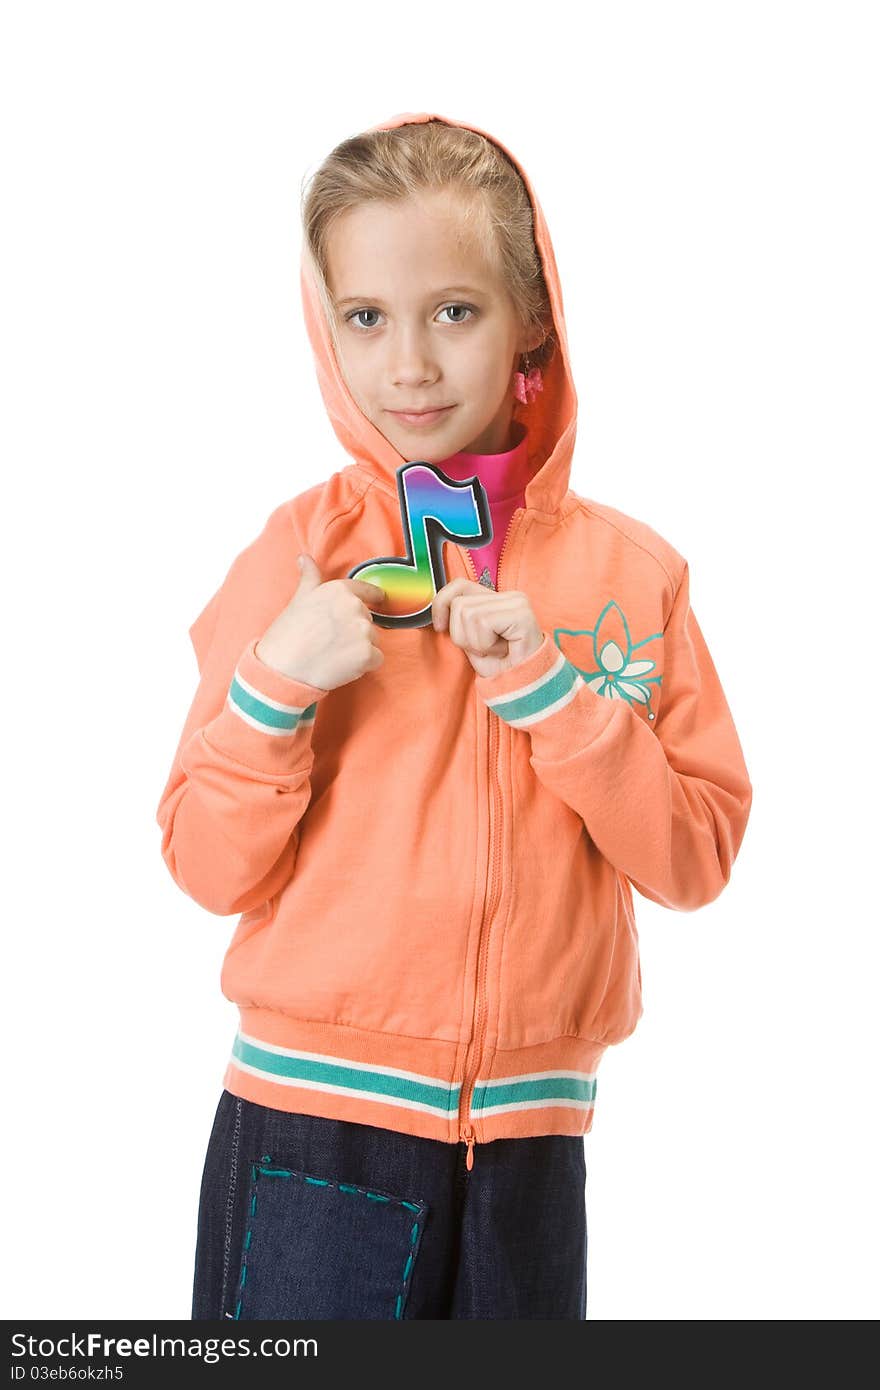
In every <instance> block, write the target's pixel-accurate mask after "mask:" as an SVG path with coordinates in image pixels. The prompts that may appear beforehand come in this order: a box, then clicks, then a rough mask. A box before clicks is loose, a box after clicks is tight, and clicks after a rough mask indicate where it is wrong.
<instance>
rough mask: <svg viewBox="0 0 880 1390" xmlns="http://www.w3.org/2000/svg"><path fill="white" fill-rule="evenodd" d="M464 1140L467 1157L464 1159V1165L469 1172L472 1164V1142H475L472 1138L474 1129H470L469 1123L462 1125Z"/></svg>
mask: <svg viewBox="0 0 880 1390" xmlns="http://www.w3.org/2000/svg"><path fill="white" fill-rule="evenodd" d="M464 1141H465V1143H466V1144H467V1158H466V1159H465V1165H464V1166H465V1168H466V1169H467V1170H468V1172H470V1170H471V1169H472V1168H473V1166H474V1144H476V1142H477V1141H476V1139H475V1138H474V1131H473V1130H472V1129H471V1126H470V1125H465V1127H464Z"/></svg>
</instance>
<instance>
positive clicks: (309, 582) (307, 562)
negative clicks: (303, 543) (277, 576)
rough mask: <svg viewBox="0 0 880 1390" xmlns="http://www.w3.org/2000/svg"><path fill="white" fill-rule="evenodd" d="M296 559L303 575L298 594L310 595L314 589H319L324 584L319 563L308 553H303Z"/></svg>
mask: <svg viewBox="0 0 880 1390" xmlns="http://www.w3.org/2000/svg"><path fill="white" fill-rule="evenodd" d="M296 558H297V563H298V564H299V568H300V574H301V578H300V581H299V587H298V589H297V593H302V592H305V593H308V592H309V591H310V590H312V589H317V587H318V585H319V584H321V583H323V580H322V578H321V571H320V570H319V568H318V565H317V562H316V561H315V560H314V559H313V558H312V556H311V555H309V554H308V553H307V552H303V554H302V555H298V556H297V557H296Z"/></svg>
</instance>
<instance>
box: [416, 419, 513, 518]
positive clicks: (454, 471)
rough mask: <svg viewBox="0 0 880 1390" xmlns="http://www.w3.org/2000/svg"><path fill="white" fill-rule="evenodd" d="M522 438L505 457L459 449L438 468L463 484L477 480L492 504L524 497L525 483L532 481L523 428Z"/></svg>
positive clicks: (439, 464)
mask: <svg viewBox="0 0 880 1390" xmlns="http://www.w3.org/2000/svg"><path fill="white" fill-rule="evenodd" d="M519 428H520V429H522V430H523V433H522V437H521V438H520V440H519V443H518V444H515V445H514V446H513V448H512V449H508V450H506V451H505V452H504V453H503V454H472V453H469V452H468V451H467V450H466V449H460V450H459V452H458V453H457V454H450V456H449V458H447V459H442V460H441V461H440V462H439V463H438V465H437V467H438V468H440V469H441V470H442V472H444V473H445V474H446V475H447V477H449V478H454V479H455V481H456V482H462V481H463V480H464V479H465V478H473V477H474V476H476V477H478V478H479V480H480V482H481V483H482V484H483V487H484V488H485V489H486V495H487V497H488V498H489V501H490V502H504V501H509V500H510V499H512V498H519V497H521V495H522V493H523V492H524V490H525V486H526V483H527V482H528V481H529V478H530V477H531V470H530V468H529V458H528V430H526V429H524V428H523V426H522V425H519Z"/></svg>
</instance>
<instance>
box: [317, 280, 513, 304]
mask: <svg viewBox="0 0 880 1390" xmlns="http://www.w3.org/2000/svg"><path fill="white" fill-rule="evenodd" d="M484 293H485V291H484V290H480V289H477V288H476V286H474V285H444V286H443V288H442V289H439V290H428V292H427V294H426V295H425V298H426V299H442V298H443V296H444V295H447V294H484ZM334 303H335V304H336V307H337V308H338V309H341V308H342V307H343V306H344V305H345V304H381V303H382V300H381V299H379V298H378V297H377V296H376V295H369V294H352V295H347V296H346V298H345V299H337V300H334Z"/></svg>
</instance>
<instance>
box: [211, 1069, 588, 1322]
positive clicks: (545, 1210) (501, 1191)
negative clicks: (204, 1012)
mask: <svg viewBox="0 0 880 1390" xmlns="http://www.w3.org/2000/svg"><path fill="white" fill-rule="evenodd" d="M585 1187H586V1163H585V1157H584V1139H583V1137H582V1136H581V1137H572V1136H568V1135H562V1134H546V1135H541V1136H538V1137H536V1138H532V1139H495V1140H493V1141H492V1142H491V1143H487V1144H477V1145H476V1148H475V1149H474V1166H473V1168H472V1169H471V1170H470V1171H469V1172H468V1171H467V1170H466V1168H465V1145H464V1144H462V1143H459V1144H447V1143H443V1142H441V1141H440V1140H434V1139H421V1138H416V1137H415V1136H412V1135H408V1134H400V1133H398V1132H397V1131H396V1130H388V1129H379V1128H375V1127H373V1126H372V1125H362V1124H353V1123H349V1122H348V1121H345V1120H330V1119H324V1118H321V1117H318V1116H312V1115H299V1114H290V1113H288V1112H287V1111H284V1110H271V1109H268V1108H267V1107H265V1106H262V1105H255V1104H253V1103H252V1102H251V1101H247V1100H242V1099H241V1098H240V1097H238V1096H233V1095H232V1094H231V1093H230V1092H229V1091H226V1090H224V1091H223V1092H222V1095H221V1097H220V1103H219V1105H218V1107H217V1113H216V1116H215V1119H214V1126H213V1129H212V1131H211V1138H210V1141H209V1144H208V1152H207V1155H206V1158H205V1166H204V1172H203V1176H202V1184H201V1195H200V1201H199V1215H198V1238H197V1246H196V1260H195V1278H194V1283H193V1307H192V1316H193V1318H194V1319H219V1318H227V1319H231V1320H248V1319H261V1318H273V1319H287V1318H290V1319H297V1318H306V1319H308V1318H347V1319H352V1318H574V1319H579V1320H582V1319H585V1318H586V1310H587V1265H586V1258H587V1218H586V1205H585V1202H586V1194H585Z"/></svg>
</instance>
